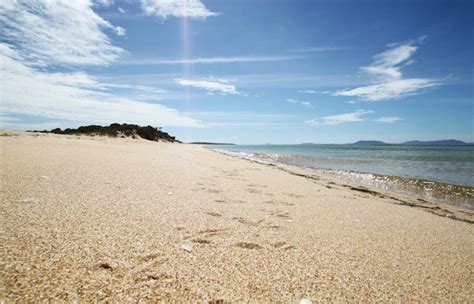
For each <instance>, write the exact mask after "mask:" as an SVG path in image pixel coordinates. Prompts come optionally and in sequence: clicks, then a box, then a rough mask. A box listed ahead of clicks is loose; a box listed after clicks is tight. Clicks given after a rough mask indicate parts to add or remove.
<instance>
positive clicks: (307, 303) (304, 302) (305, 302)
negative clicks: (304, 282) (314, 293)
mask: <svg viewBox="0 0 474 304" xmlns="http://www.w3.org/2000/svg"><path fill="white" fill-rule="evenodd" d="M300 304H313V302H311V300H308V299H301V300H300Z"/></svg>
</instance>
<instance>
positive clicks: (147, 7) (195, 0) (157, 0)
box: [141, 0, 219, 19]
mask: <svg viewBox="0 0 474 304" xmlns="http://www.w3.org/2000/svg"><path fill="white" fill-rule="evenodd" d="M141 7H142V10H143V12H144V14H145V15H148V16H150V15H153V16H157V17H160V18H163V19H166V18H168V17H188V18H193V19H206V18H207V17H212V16H217V15H219V13H216V12H212V11H210V10H208V9H207V8H206V6H205V5H204V4H203V3H202V2H201V1H199V0H141Z"/></svg>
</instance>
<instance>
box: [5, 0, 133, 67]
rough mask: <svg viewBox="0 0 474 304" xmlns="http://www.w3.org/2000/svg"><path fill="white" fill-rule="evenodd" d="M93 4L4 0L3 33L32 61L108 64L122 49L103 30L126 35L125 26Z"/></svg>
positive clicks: (88, 2)
mask: <svg viewBox="0 0 474 304" xmlns="http://www.w3.org/2000/svg"><path fill="white" fill-rule="evenodd" d="M102 2H104V1H102ZM106 2H108V1H105V2H104V3H106ZM92 6H93V2H92V1H91V0H81V1H41V0H28V1H13V0H3V1H0V35H1V37H2V38H3V39H4V41H8V43H10V44H11V45H15V47H16V48H17V49H18V50H20V51H21V52H22V54H23V55H24V60H27V61H28V62H29V64H36V65H48V64H60V65H61V64H74V65H77V64H98V65H103V64H108V63H110V62H112V61H114V60H116V59H117V58H118V57H119V56H120V54H122V53H123V50H122V49H121V48H119V47H116V46H114V45H113V44H112V42H111V40H110V39H109V38H108V37H107V35H106V34H105V33H104V32H103V30H111V31H112V32H114V33H116V34H117V35H124V34H125V30H124V29H123V28H121V27H115V26H113V25H112V24H110V23H109V22H108V21H106V20H104V19H102V18H101V17H100V16H99V15H97V14H96V13H95V12H94V11H93V9H92Z"/></svg>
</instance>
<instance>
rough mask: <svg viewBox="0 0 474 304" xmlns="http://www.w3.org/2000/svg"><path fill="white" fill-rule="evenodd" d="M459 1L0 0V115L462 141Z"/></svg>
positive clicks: (250, 139)
mask: <svg viewBox="0 0 474 304" xmlns="http://www.w3.org/2000/svg"><path fill="white" fill-rule="evenodd" d="M473 12H474V2H473V1H469V0H450V1H438V0H426V1H422V0H412V1H408V0H403V1H402V0H400V1H397V0H391V1H389V0H378V1H376V0H372V1H364V0H361V1H353V0H332V1H329V0H327V1H318V0H310V1H305V0H298V1H295V0H288V1H283V0H272V1H269V0H266V1H260V0H136V1H132V0H75V1H59V0H57V1H55V0H49V1H46V0H43V1H40V0H24V1H20V0H18V1H14V0H3V1H0V57H1V74H0V128H2V129H14V130H33V129H34V130H44V129H48V130H49V129H53V128H56V127H60V128H68V127H78V126H80V125H88V124H100V125H107V124H110V123H115V122H117V123H135V124H139V125H152V126H156V127H162V128H163V130H165V131H167V132H168V133H170V134H171V135H173V136H176V137H177V138H178V139H180V140H182V141H185V142H190V141H210V142H232V143H239V144H264V143H275V144H296V143H309V142H312V143H350V142H354V141H357V140H361V139H364V140H370V139H371V140H383V141H385V142H391V143H396V142H403V141H408V140H414V139H418V140H439V139H459V140H464V141H466V142H474V110H473V106H474V99H473V94H474V80H473V72H474V65H473V54H474V24H473V20H474V16H473V15H474V13H473Z"/></svg>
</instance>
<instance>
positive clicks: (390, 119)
mask: <svg viewBox="0 0 474 304" xmlns="http://www.w3.org/2000/svg"><path fill="white" fill-rule="evenodd" d="M400 120H402V119H401V118H400V117H380V118H377V119H376V120H375V121H377V122H382V123H388V124H393V123H396V122H397V121H400Z"/></svg>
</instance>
